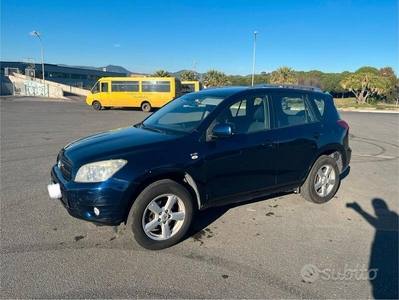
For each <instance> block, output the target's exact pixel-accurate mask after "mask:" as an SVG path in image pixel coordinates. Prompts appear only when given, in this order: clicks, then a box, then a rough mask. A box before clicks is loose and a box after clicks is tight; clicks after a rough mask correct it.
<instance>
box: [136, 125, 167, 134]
mask: <svg viewBox="0 0 399 300" xmlns="http://www.w3.org/2000/svg"><path fill="white" fill-rule="evenodd" d="M140 127H141V128H142V129H146V130H150V131H154V132H158V133H162V134H167V132H166V131H164V130H161V129H158V128H155V127H149V126H146V125H144V123H141V125H140Z"/></svg>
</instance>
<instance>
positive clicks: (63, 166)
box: [57, 152, 72, 181]
mask: <svg viewBox="0 0 399 300" xmlns="http://www.w3.org/2000/svg"><path fill="white" fill-rule="evenodd" d="M57 164H58V168H59V169H60V172H61V174H62V177H64V179H65V180H66V181H70V180H71V179H72V163H71V162H70V161H69V160H68V159H67V158H66V157H65V156H64V153H63V152H61V153H60V154H59V155H58V162H57Z"/></svg>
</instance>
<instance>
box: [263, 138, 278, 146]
mask: <svg viewBox="0 0 399 300" xmlns="http://www.w3.org/2000/svg"><path fill="white" fill-rule="evenodd" d="M275 144H276V143H275V142H273V141H272V140H269V139H267V140H266V141H264V142H263V144H262V146H263V147H266V148H272V147H274V145H275Z"/></svg>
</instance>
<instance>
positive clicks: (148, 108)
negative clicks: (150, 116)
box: [141, 102, 152, 112]
mask: <svg viewBox="0 0 399 300" xmlns="http://www.w3.org/2000/svg"><path fill="white" fill-rule="evenodd" d="M151 108H152V107H151V104H150V103H148V102H143V103H142V104H141V110H142V111H145V112H149V111H151Z"/></svg>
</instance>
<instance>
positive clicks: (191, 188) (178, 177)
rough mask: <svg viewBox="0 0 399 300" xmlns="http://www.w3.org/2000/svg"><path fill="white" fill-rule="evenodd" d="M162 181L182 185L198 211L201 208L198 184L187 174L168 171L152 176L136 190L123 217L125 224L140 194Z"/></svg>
mask: <svg viewBox="0 0 399 300" xmlns="http://www.w3.org/2000/svg"><path fill="white" fill-rule="evenodd" d="M162 179H170V180H173V181H176V182H177V183H179V184H181V185H182V186H184V187H185V188H186V189H187V191H188V192H189V193H190V194H191V197H192V198H193V200H194V203H193V206H194V207H195V208H196V209H200V208H201V197H200V193H199V190H198V187H197V184H196V183H195V180H194V179H193V178H192V177H191V176H190V175H189V174H188V173H186V172H182V171H168V172H164V173H158V174H156V175H154V176H151V177H149V178H147V179H145V180H144V181H142V182H141V183H140V184H139V185H138V186H137V188H136V189H135V190H134V192H133V193H132V195H131V196H130V198H129V201H128V203H127V205H126V208H125V212H124V216H123V222H124V223H126V222H127V218H128V216H129V211H130V209H131V207H132V205H133V203H134V201H135V200H136V198H137V197H138V196H139V195H140V193H141V192H142V191H143V190H144V189H145V188H146V187H147V186H148V185H150V184H152V183H154V182H156V181H159V180H162Z"/></svg>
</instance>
